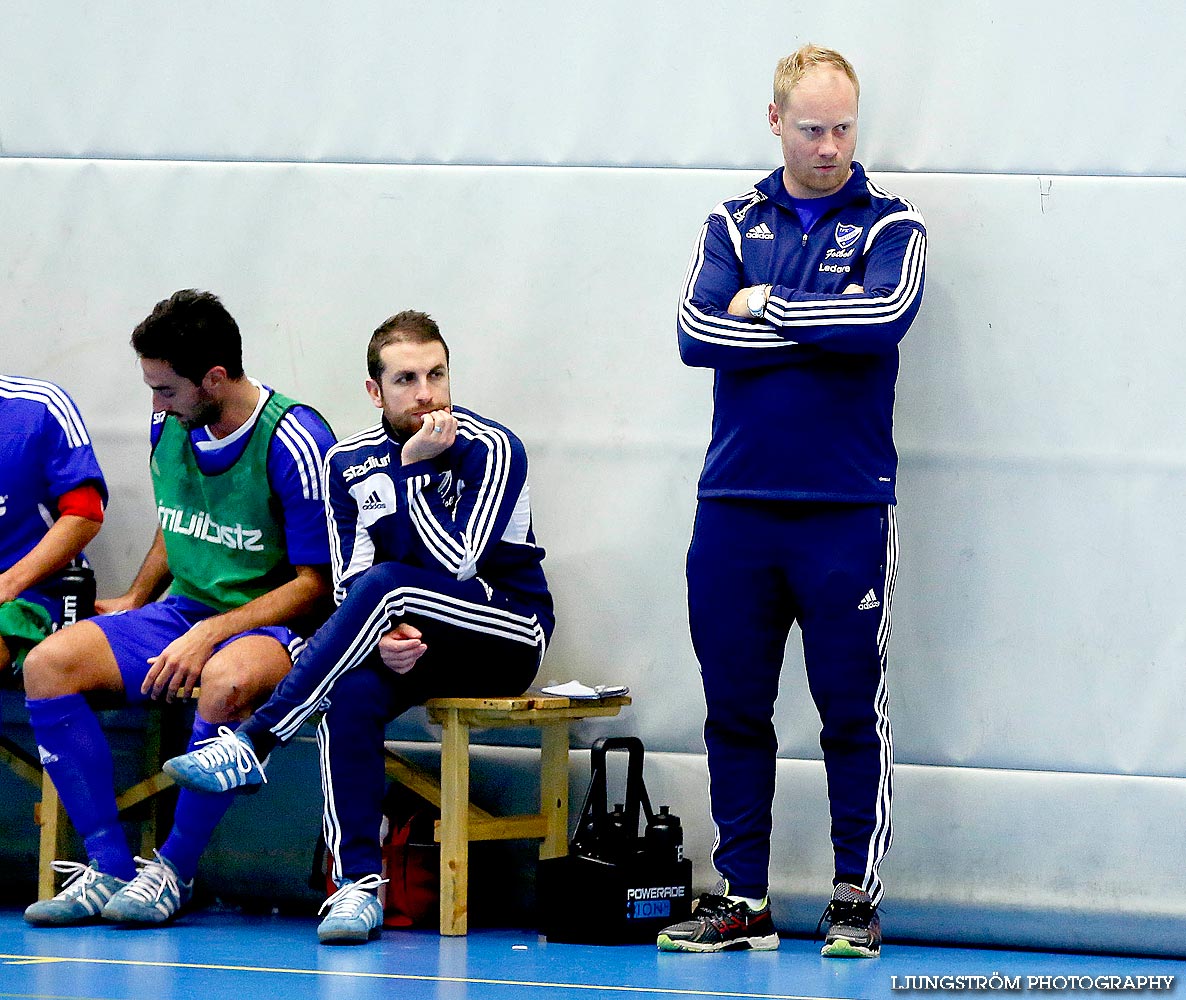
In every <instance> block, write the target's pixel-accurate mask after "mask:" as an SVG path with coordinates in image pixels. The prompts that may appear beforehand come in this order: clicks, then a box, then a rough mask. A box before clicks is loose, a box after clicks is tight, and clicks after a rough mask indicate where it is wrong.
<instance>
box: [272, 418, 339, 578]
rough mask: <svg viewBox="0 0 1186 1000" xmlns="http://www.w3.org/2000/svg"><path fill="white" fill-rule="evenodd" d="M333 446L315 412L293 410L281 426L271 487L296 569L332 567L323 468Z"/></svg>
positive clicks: (275, 441)
mask: <svg viewBox="0 0 1186 1000" xmlns="http://www.w3.org/2000/svg"><path fill="white" fill-rule="evenodd" d="M333 444H334V434H333V431H331V430H330V428H329V425H328V424H327V423H326V422H325V421H324V420H323V419H322V418H321V416H320V415H318V413H317V412H316V411H315V410H312V409H310V408H309V407H307V406H294V407H293V408H292V409H291V410H289V411H288V412H287V413H286V414H285V415H284V417H283V419H281V421H280V423H278V424H277V425H276V433H275V434H273V435H272V442H271V446H270V447H269V449H268V482H269V484H270V485H271V487H272V492H273V493H274V494H275V495H276V497H277V499H278V500H279V501H280V511H281V518H282V519H283V522H284V537H285V541H286V543H287V546H288V561H289V562H290V563H292V565H294V566H324V565H328V564H329V562H330V552H329V536H328V533H327V531H326V525H325V500H324V495H323V483H322V466H323V465H324V463H325V456H326V454H327V453H328V451H329V449H330V448H331V447H332V446H333Z"/></svg>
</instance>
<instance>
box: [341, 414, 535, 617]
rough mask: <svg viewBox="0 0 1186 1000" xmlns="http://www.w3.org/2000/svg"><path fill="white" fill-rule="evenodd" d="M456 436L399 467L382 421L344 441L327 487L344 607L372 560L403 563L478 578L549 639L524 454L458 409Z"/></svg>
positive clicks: (506, 435) (492, 426)
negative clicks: (436, 451) (534, 620)
mask: <svg viewBox="0 0 1186 1000" xmlns="http://www.w3.org/2000/svg"><path fill="white" fill-rule="evenodd" d="M452 412H453V415H454V416H455V417H456V418H457V439H456V440H455V441H454V443H453V445H452V446H451V447H449V448H448V449H446V450H445V451H444V452H442V453H441V454H440V455H438V456H436V457H435V458H433V459H429V460H426V461H422V462H414V463H412V464H411V465H406V466H405V465H401V464H400V449H401V446H402V444H401V442H400V441H399V440H398V439H397V438H395V437H394V436H393V435H392V434H391V433H389V431H388V428H387V425H386V422H381V423H379V424H376V425H374V426H373V427H368V428H367V429H366V430H363V431H360V432H359V433H357V434H355V435H353V436H352V437H349V438H346V439H345V440H343V441H340V442H339V443H338V444H337V445H335V446H334V448H333V449H332V450H331V451H330V453H329V457H328V459H327V461H326V464H325V479H326V483H325V493H326V496H327V498H328V499H327V514H328V520H329V532H330V552H331V560H332V566H333V575H334V596H335V598H336V600H337V601H338V603H339V604H340V603H341V602H342V600H343V599H344V598H345V596H346V594H347V592H348V591H349V589H350V586H351V583H352V582H353V581H354V580H355V579H357V577H358V575H359V574H360V573H361V572H362V571H363V570H366V569H368V568H369V567H370V566H372V565H374V564H375V563H379V562H386V561H399V562H404V563H408V564H409V565H413V566H420V567H423V568H426V569H435V570H439V571H440V572H442V573H446V574H449V575H450V576H453V577H455V578H456V579H458V580H468V579H470V578H471V577H477V578H478V579H479V580H481V581H483V582H484V583H485V584H486V586H487V588H488V589H489V588H494V589H495V590H498V591H501V592H502V593H504V594H506V595H508V596H509V597H510V598H511V599H512V600H514V601H515V602H516V603H517V604H519V605H520V606H521V607H522V608H524V609H526V610H529V611H530V612H534V613H535V614H536V616H537V617H538V619H539V622H540V624H541V625H542V626H543V629H544V631H545V633H546V634H547V636H548V637H549V638H550V637H551V635H552V629H553V627H554V625H555V618H554V615H553V610H552V598H551V595H550V594H549V592H548V584H547V580H546V579H545V577H544V571H543V567H542V566H541V563H542V562H543V558H544V550H543V549H542V548H541V547H540V546H538V545H536V543H535V534H534V532H533V531H532V526H531V502H530V499H529V495H528V487H527V452H526V451H525V450H524V448H523V443H522V442H521V441H520V440H519V438H518V437H516V436H515V435H514V434H513V433H512V432H511V431H509V430H507V428H505V427H503V426H502V425H501V424H497V423H495V422H494V421H493V420H488V419H486V418H485V417H481V416H479V415H478V414H476V413H474V412H473V411H471V410H466V409H463V408H462V407H459V406H454V407H453V409H452Z"/></svg>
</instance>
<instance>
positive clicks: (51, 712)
mask: <svg viewBox="0 0 1186 1000" xmlns="http://www.w3.org/2000/svg"><path fill="white" fill-rule="evenodd" d="M132 346H133V348H134V349H135V351H136V353H137V355H138V356H139V358H140V367H141V370H142V372H143V375H144V381H145V383H146V384H147V385H148V386H149V387H150V388H151V389H152V399H153V410H154V411H155V412H154V414H153V420H152V432H151V434H152V450H151V459H150V461H149V467H150V470H151V473H152V481H153V492H154V494H155V497H156V503H157V518H158V522H159V523H158V526H157V531H156V537H155V540H154V541H153V544H152V547H151V549H150V550H149V553H148V555H147V556H146V557H145V560H144V564H143V565H142V566H141V568H140V571H139V573H138V574H137V575H136V579H135V581H134V582H133V583H132V586H131V588H130V589H129V590H128V592H127V593H126V594H124V595H123V596H122V597H120V598H117V599H115V600H112V601H104V602H99V603H98V610H99V611H101V612H106V613H105V614H101V615H100V616H99V617H97V618H93V619H91V620H89V621H83V622H79V623H78V624H76V625H72V626H71V627H69V628H66V629H63V630H62V631H61V632H58V633H56V634H55V635H52V636H50V638H49V639H47V640H46V641H45V642H43V643H42V644H41V645H39V646H37V647H36V648H35V649H33V650H32V651H31V653H30V654H29V657H28V658H27V660H26V663H25V695H26V702H27V704H28V707H29V718H30V721H31V723H32V725H33V732H34V735H35V736H36V738H37V743H38V749H39V752H40V754H41V759H42V761H43V762H44V765H45V768H46V770H47V771H48V773H49V775H50V777H51V778H52V779H53V783H54V785H55V786H56V788H57V790H58V794H59V795H60V796H61V800H62V804H63V805H64V806H65V807H66V811H67V813H69V815H70V819H71V820H72V821H73V823H74V827H75V829H76V830H77V831H78V833H79V835H80V836H81V837H82V839H83V843H84V845H85V846H86V851H87V856H88V859H89V863H88V864H86V865H82V864H77V863H75V862H55V863H54V866H55V868H57V869H58V870H59V871H62V872H65V873H68V874H69V875H70V878H69V879H68V880H67V882H66V885H65V887H64V888H63V890H62V891H61V892H60V893H59V894H58V895H57V896H56V897H54V898H53V899H50V900H43V901H40V902H37V903H34V904H33V905H32V906H30V907H29V908H28V909H27V910H26V911H25V919H26V920H27V921H29V923H31V924H36V925H40V926H65V925H71V924H78V923H85V922H88V921H91V920H95V919H98V918H100V917H101V918H103V919H106V920H114V921H118V922H121V923H127V924H154V923H161V922H163V921H166V920H168V919H170V918H171V917H172V916H173V915H174V914H175V913H176V912H177V910H178V909H179V908H180V907H181V906H182V905H183V904H184V903H185V902H186V901H187V900H188V899H189V897H190V894H191V892H192V887H193V877H194V873H195V871H196V870H197V866H198V859H199V857H200V856H201V854H202V851H203V850H204V849H205V847H206V844H207V842H208V841H209V839H210V836H211V834H212V833H213V831H214V827H215V826H216V825H217V823H218V821H219V820H220V819H221V818H222V816H223V814H224V813H225V811H226V807H227V803H226V801H224V800H223V799H220V798H215V797H212V796H201V795H195V794H194V793H192V792H185V791H183V792H182V793H181V795H180V796H179V797H178V800H177V808H176V813H175V818H174V824H173V829H172V831H171V832H170V834H169V837H168V839H167V840H166V841H165V843H164V845H163V846H162V847H161V850H160V852H159V854H158V856H157V857H156V858H155V859H152V860H146V859H143V858H139V859H133V857H132V854H131V852H130V851H129V849H128V843H127V839H126V837H125V836H124V832H123V829H122V827H121V826H120V822H119V816H118V812H117V809H116V803H115V791H114V787H113V777H112V759H111V750H110V748H109V747H108V745H107V741H106V739H105V738H104V736H103V732H102V730H101V729H100V727H99V722H98V719H97V718H96V717H95V714H94V712H93V711H92V709H91V707H90V705H89V704H88V702H87V695H88V694H90V693H92V692H105V693H107V694H109V695H115V696H117V697H119V698H120V699H122V700H123V701H126V702H127V703H130V704H135V703H143V702H145V701H146V700H148V699H152V698H161V697H164V698H166V699H167V700H170V701H171V700H173V699H174V698H178V697H180V698H186V697H188V696H189V695H190V694H191V693H192V691H193V690H194V688H195V686H197V685H198V683H199V682H200V683H201V695H200V698H199V700H198V707H197V714H196V717H195V719H194V730H193V736H192V738H191V745H196V744H197V743H199V742H201V741H202V740H205V739H207V738H209V737H210V736H212V735H213V734H214V733H215V731H216V730H217V728H218V726H219V725H221V724H225V723H227V722H233V721H235V720H238V719H242V718H244V717H245V716H246V715H247V714H248V713H249V712H250V711H251V709H252V708H253V707H254V706H255V705H257V704H259V702H261V701H262V700H263V699H265V698H266V697H267V696H268V694H269V693H270V692H271V690H272V688H273V687H274V686H275V685H276V683H277V681H279V680H280V678H281V677H283V676H284V675H285V674H286V673H287V672H288V670H289V668H290V666H291V655H292V653H293V651H294V650H295V649H296V648H298V647H299V645H300V643H301V639H300V637H299V636H298V634H297V633H296V632H295V631H293V628H291V627H289V626H290V625H292V626H294V627H298V626H299V622H300V620H301V619H302V618H303V617H304V616H307V615H309V614H310V613H313V612H315V611H316V609H317V607H318V606H319V604H320V603H321V602H322V601H323V600H324V599H325V598H326V597H327V596H328V592H329V585H328V579H327V578H328V572H327V566H328V563H329V559H330V556H329V549H328V541H327V538H326V532H325V521H324V517H325V514H324V509H323V505H322V498H321V478H320V471H321V463H322V456H323V455H324V454H325V453H326V452H327V451H328V450H329V447H330V445H331V444H332V443H333V434H332V432H331V431H330V429H329V427H328V426H327V425H326V423H325V421H324V420H322V418H321V417H320V416H319V415H318V414H317V413H316V412H315V411H314V410H311V409H310V408H308V407H306V406H302V405H301V404H299V403H297V402H295V401H293V400H291V399H288V398H286V397H284V396H282V395H280V393H278V392H275V391H273V390H272V389H270V388H268V387H267V386H264V385H262V384H260V383H259V382H257V381H255V380H254V379H252V378H249V377H248V376H247V375H246V374H245V373H244V371H243V361H242V344H241V339H240V335H239V327H238V325H237V324H236V323H235V321H234V319H233V318H232V317H231V315H230V313H228V312H227V310H226V309H225V307H224V306H223V305H222V303H221V302H220V301H219V300H218V299H217V298H216V297H215V296H214V295H211V294H210V293H209V292H197V291H193V290H189V289H187V290H184V291H180V292H177V293H176V294H174V295H173V296H172V297H171V298H169V299H166V300H164V301H162V302H159V303H157V306H156V308H154V309H153V311H152V313H151V314H150V315H149V316H148V318H147V319H145V320H144V322H142V323H141V324H140V325H139V326H138V327H137V328H136V330H135V331H134V332H133V334H132ZM170 580H171V581H172V583H171V586H170V587H169V593H168V595H167V596H166V597H165V598H164V599H163V600H161V601H154V599H155V598H156V597H157V596H158V595H159V594H160V593H161V592H162V591H163V590H164V589H165V587H166V585H168V584H169V583H170ZM136 861H138V862H139V863H140V869H139V872H137V869H136Z"/></svg>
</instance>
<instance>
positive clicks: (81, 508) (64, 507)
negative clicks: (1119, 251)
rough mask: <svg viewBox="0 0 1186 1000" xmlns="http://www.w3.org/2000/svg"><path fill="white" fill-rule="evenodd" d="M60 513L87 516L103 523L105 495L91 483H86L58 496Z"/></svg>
mask: <svg viewBox="0 0 1186 1000" xmlns="http://www.w3.org/2000/svg"><path fill="white" fill-rule="evenodd" d="M58 513H59V514H72V515H74V516H75V517H85V518H86V519H87V520H88V521H95V522H96V523H98V524H102V523H103V495H102V494H101V493H100V492H99V491H98V489H96V488H95V487H94V486H92V485H91V484H90V483H85V484H83V485H82V486H79V487H77V488H75V489H72V490H70V491H69V492H68V493H63V494H62V495H61V496H60V497H58Z"/></svg>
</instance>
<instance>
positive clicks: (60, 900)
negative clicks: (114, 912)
mask: <svg viewBox="0 0 1186 1000" xmlns="http://www.w3.org/2000/svg"><path fill="white" fill-rule="evenodd" d="M53 869H54V871H56V872H61V873H62V874H63V875H66V876H68V877H67V879H66V881H65V882H64V883H63V885H62V891H61V892H59V893H58V894H57V895H56V896H54V898H53V899H39V900H38V901H37V902H36V903H33V904H32V905H31V906H29V907H28V908H27V909H26V910H25V920H27V921H28V922H29V923H31V924H32V925H33V926H34V927H74V926H76V925H77V924H89V923H91V922H92V921H96V920H98V919H99V917H100V915H101V914H102V912H103V907H104V906H106V905H107V903H108V901H109V900H110V899H111V897H112V896H114V895H115V894H116V893H117V892H118V891H119V890H120V889H122V888H123V887H124V886H125V885H127V883H126V882H124V880H123V879H119V878H116V877H115V876H114V875H106V874H104V873H103V872H101V871H99V868H98V866H97V865H96V864H95V862H93V861H92V862H91V863H90V864H88V865H83V864H79V863H78V862H77V861H55V862H54V863H53Z"/></svg>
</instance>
